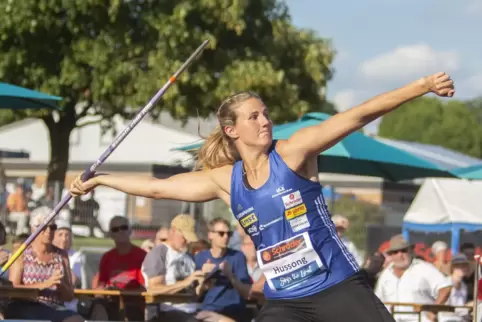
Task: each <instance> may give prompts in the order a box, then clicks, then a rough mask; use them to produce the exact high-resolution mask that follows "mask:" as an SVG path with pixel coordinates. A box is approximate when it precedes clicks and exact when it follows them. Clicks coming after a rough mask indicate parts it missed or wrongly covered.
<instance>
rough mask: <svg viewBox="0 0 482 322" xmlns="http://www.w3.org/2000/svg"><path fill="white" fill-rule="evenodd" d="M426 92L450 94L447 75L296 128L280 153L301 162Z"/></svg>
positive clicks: (443, 95)
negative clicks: (313, 124)
mask: <svg viewBox="0 0 482 322" xmlns="http://www.w3.org/2000/svg"><path fill="white" fill-rule="evenodd" d="M427 93H435V94H436V95H438V96H442V97H452V96H453V95H454V93H455V90H454V86H453V81H452V80H451V79H450V77H449V76H448V75H447V74H445V73H437V74H434V75H431V76H426V77H423V78H421V79H419V80H417V81H415V82H412V83H410V84H408V85H406V86H404V87H401V88H398V89H396V90H393V91H391V92H387V93H384V94H381V95H378V96H376V97H374V98H372V99H370V100H368V101H366V102H364V103H363V104H361V105H359V106H356V107H354V108H352V109H350V110H347V111H345V112H342V113H338V114H336V115H334V116H332V117H330V118H329V119H328V120H326V121H324V122H322V123H320V124H318V125H315V126H311V127H308V128H304V129H301V130H299V131H298V132H296V133H295V134H293V135H292V136H291V137H290V139H288V140H287V141H286V142H285V144H283V149H282V150H283V152H282V154H284V155H285V156H287V157H289V158H290V159H291V158H299V159H300V162H304V161H305V160H306V159H307V158H308V157H311V156H317V155H318V154H320V153H321V152H323V151H324V150H326V149H328V148H330V147H332V146H333V145H335V144H336V143H338V142H339V141H341V140H342V139H343V138H344V137H345V136H347V135H349V134H351V133H353V132H354V131H357V130H359V129H360V128H362V127H363V126H365V125H367V124H368V123H370V122H372V121H374V120H375V119H377V118H379V117H380V116H382V115H384V114H386V113H388V112H390V111H393V110H394V109H396V108H397V107H399V106H400V105H402V104H403V103H406V102H408V101H410V100H412V99H415V98H417V97H420V96H423V95H425V94H427ZM280 152H281V151H280Z"/></svg>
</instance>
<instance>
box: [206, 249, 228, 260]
mask: <svg viewBox="0 0 482 322" xmlns="http://www.w3.org/2000/svg"><path fill="white" fill-rule="evenodd" d="M209 251H210V252H211V256H212V257H214V258H220V257H223V256H224V255H225V254H226V252H227V251H228V249H227V248H219V247H211V249H210V250H209Z"/></svg>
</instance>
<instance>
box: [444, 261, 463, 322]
mask: <svg viewBox="0 0 482 322" xmlns="http://www.w3.org/2000/svg"><path fill="white" fill-rule="evenodd" d="M469 265H470V262H469V260H468V259H467V257H466V256H465V255H464V254H457V255H454V256H453V257H452V261H451V267H450V272H451V274H450V277H449V278H450V279H451V280H452V284H453V286H452V290H451V291H450V296H449V299H448V300H447V303H446V304H447V305H452V306H464V305H466V304H467V285H465V283H464V282H463V278H464V276H465V275H467V274H468V272H469ZM468 316H469V310H468V309H467V310H464V311H461V310H458V311H456V312H441V313H440V314H439V321H440V322H457V321H460V322H462V321H464V318H466V317H468Z"/></svg>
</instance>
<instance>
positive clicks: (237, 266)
mask: <svg viewBox="0 0 482 322" xmlns="http://www.w3.org/2000/svg"><path fill="white" fill-rule="evenodd" d="M208 259H209V260H210V262H211V263H212V264H215V265H216V267H219V264H221V263H222V262H223V261H227V262H228V263H229V264H230V265H231V267H232V270H233V273H234V275H235V276H236V277H237V278H238V279H239V280H240V281H241V282H243V283H245V284H251V278H250V277H249V274H248V267H247V265H246V257H245V256H244V254H243V253H241V252H238V251H236V250H233V249H229V248H228V250H227V251H226V254H224V256H223V257H219V258H215V257H213V255H211V251H210V250H209V249H208V250H203V251H201V252H199V253H197V254H196V256H195V257H194V261H195V263H196V270H201V268H202V266H203V264H205V263H206V262H207V261H208ZM245 308H246V303H245V301H244V299H243V298H242V297H241V295H240V294H239V293H238V291H236V289H235V288H234V287H233V285H231V283H230V282H229V279H228V278H227V277H226V276H225V275H224V274H221V276H220V277H219V278H218V279H217V280H216V284H215V285H214V286H213V287H211V288H210V289H209V290H208V292H207V294H206V296H205V297H204V300H203V303H202V305H201V309H202V310H208V311H214V312H223V311H230V312H232V311H236V310H244V309H245Z"/></svg>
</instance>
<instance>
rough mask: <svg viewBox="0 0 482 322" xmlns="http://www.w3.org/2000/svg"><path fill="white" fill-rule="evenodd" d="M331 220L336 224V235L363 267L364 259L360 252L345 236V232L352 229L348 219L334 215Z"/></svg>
mask: <svg viewBox="0 0 482 322" xmlns="http://www.w3.org/2000/svg"><path fill="white" fill-rule="evenodd" d="M331 220H332V221H333V223H334V224H335V228H336V233H337V234H338V237H340V239H341V241H342V242H343V244H344V245H345V247H346V248H347V249H348V252H350V253H351V254H352V255H353V257H355V260H356V262H357V263H358V265H360V266H362V264H363V257H362V256H361V255H360V252H359V251H358V249H357V248H356V246H355V244H354V243H353V242H352V241H351V240H350V239H348V237H346V236H345V232H346V231H347V230H348V228H349V227H350V221H349V220H348V218H346V217H345V216H342V215H334V216H333V217H332V218H331Z"/></svg>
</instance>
